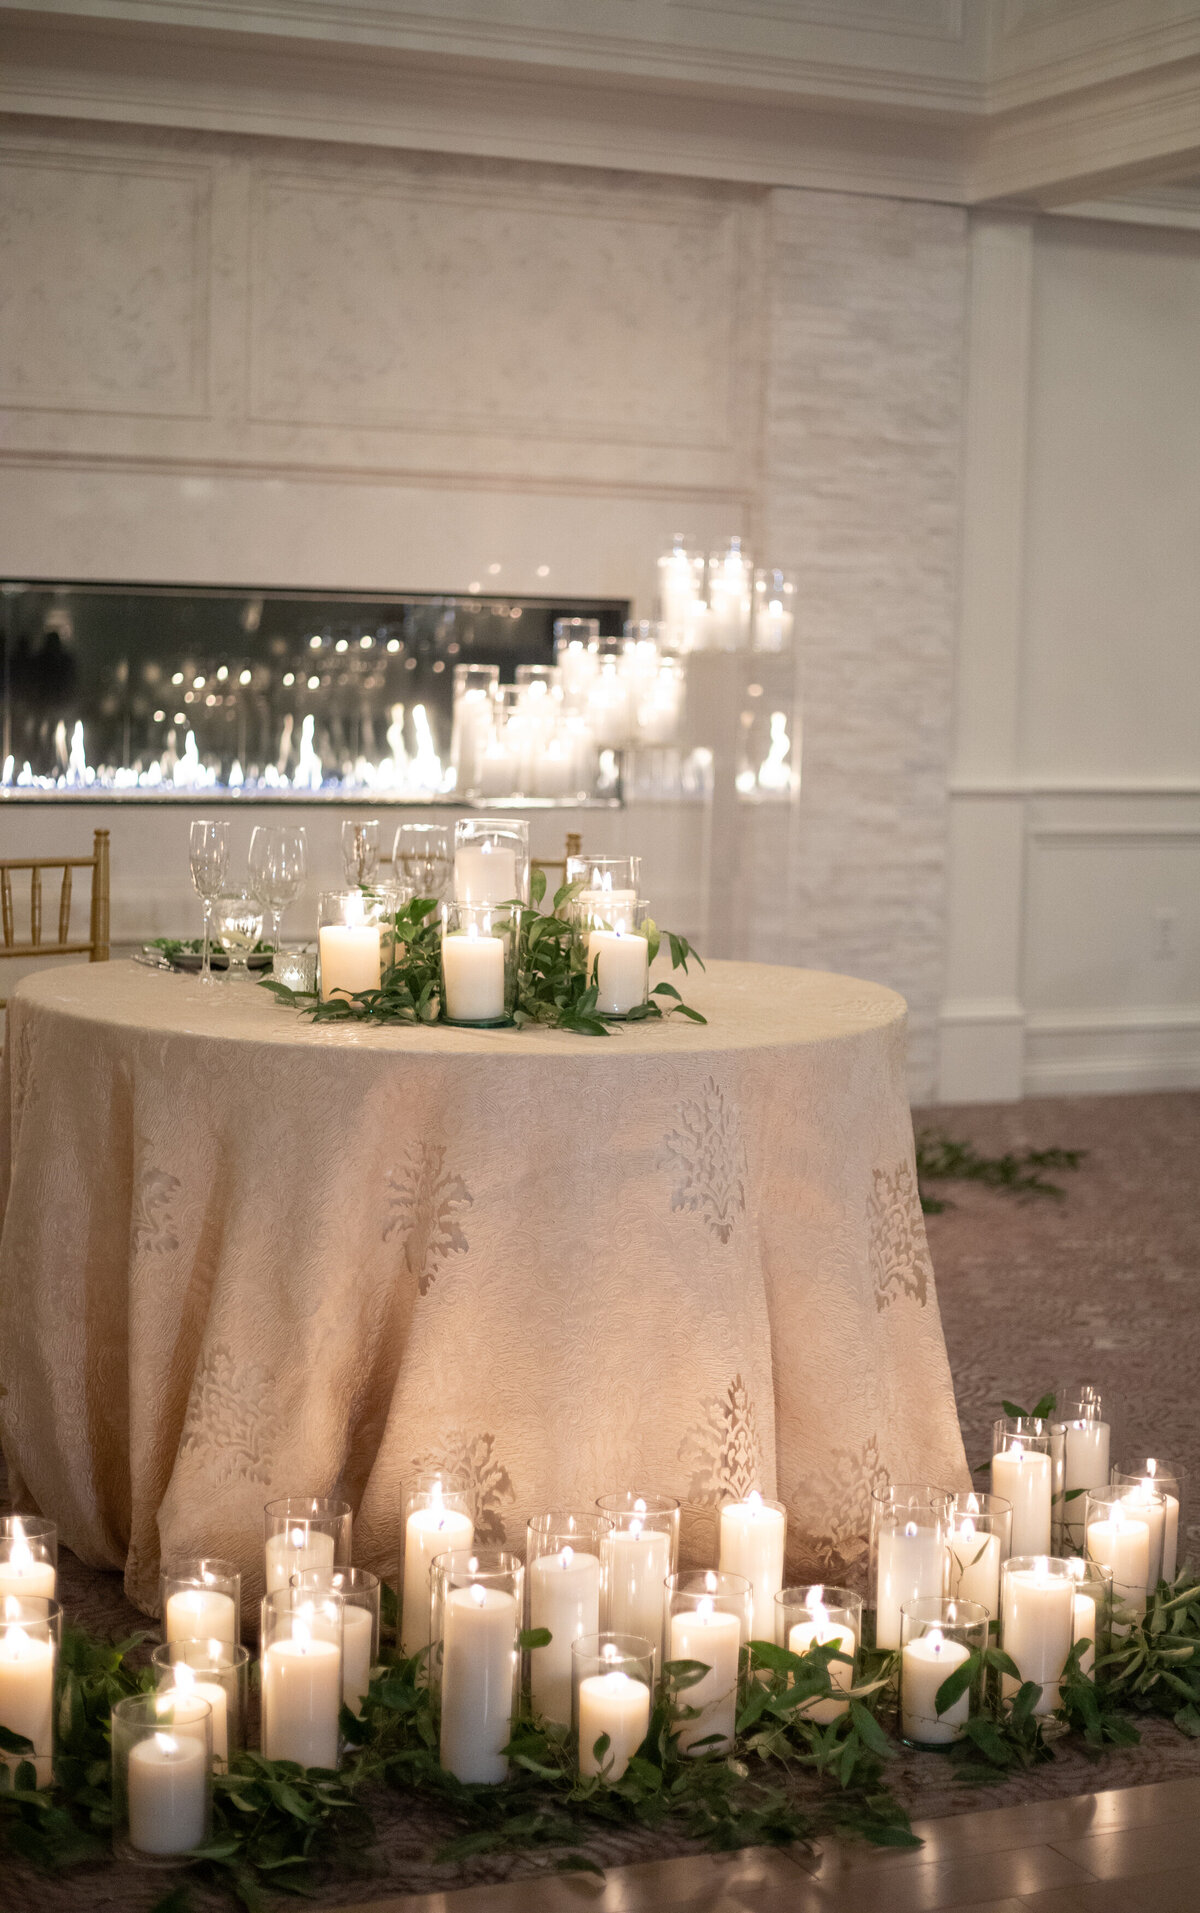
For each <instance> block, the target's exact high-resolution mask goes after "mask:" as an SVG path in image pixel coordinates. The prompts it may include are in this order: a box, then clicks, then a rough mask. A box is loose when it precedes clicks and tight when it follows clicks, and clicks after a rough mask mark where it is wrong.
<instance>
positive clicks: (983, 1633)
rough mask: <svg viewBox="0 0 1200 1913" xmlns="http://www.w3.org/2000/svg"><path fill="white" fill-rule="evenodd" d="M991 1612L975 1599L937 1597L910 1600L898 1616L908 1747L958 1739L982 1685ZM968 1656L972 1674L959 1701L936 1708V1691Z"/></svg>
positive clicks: (903, 1719)
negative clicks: (972, 1664)
mask: <svg viewBox="0 0 1200 1913" xmlns="http://www.w3.org/2000/svg"><path fill="white" fill-rule="evenodd" d="M988 1623H989V1615H988V1611H987V1609H986V1608H985V1607H981V1606H980V1604H979V1602H978V1601H955V1600H946V1599H944V1598H942V1597H941V1596H934V1597H933V1598H931V1599H925V1600H920V1601H914V1602H912V1603H911V1605H910V1606H908V1607H906V1608H905V1609H904V1611H903V1614H902V1615H901V1624H900V1633H901V1651H900V1732H901V1736H902V1738H903V1739H904V1740H905V1741H906V1742H907V1743H908V1745H909V1746H910V1747H945V1746H948V1745H949V1744H950V1742H951V1741H954V1740H961V1739H962V1736H963V1732H964V1730H965V1728H966V1725H967V1722H968V1720H969V1719H970V1717H971V1713H972V1711H973V1709H976V1708H978V1705H979V1700H980V1696H981V1693H982V1688H983V1659H982V1650H983V1649H984V1648H985V1647H986V1646H987V1639H988ZM972 1654H977V1655H979V1656H980V1658H979V1661H978V1664H977V1668H976V1672H975V1675H974V1678H973V1679H972V1681H971V1683H970V1685H969V1686H968V1687H967V1688H966V1689H965V1690H964V1692H963V1693H961V1694H960V1695H959V1696H958V1698H957V1700H954V1701H951V1703H950V1705H949V1706H948V1707H944V1708H943V1709H942V1710H941V1712H939V1711H938V1705H937V1697H938V1690H939V1689H940V1688H941V1686H942V1684H943V1682H944V1681H947V1680H948V1679H949V1678H950V1676H951V1674H953V1672H954V1670H955V1668H957V1667H961V1666H962V1665H963V1664H964V1662H966V1661H968V1660H969V1659H970V1658H971V1655H972Z"/></svg>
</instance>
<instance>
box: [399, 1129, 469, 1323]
mask: <svg viewBox="0 0 1200 1913" xmlns="http://www.w3.org/2000/svg"><path fill="white" fill-rule="evenodd" d="M385 1181H386V1184H387V1190H388V1194H387V1198H386V1208H387V1214H388V1220H387V1222H386V1224H385V1225H384V1230H383V1239H384V1241H385V1242H390V1241H391V1239H392V1237H393V1236H396V1235H398V1236H400V1237H401V1239H402V1241H403V1244H404V1261H405V1266H406V1267H407V1269H408V1272H409V1274H410V1275H411V1276H412V1277H413V1278H414V1280H415V1281H416V1284H417V1293H418V1294H419V1295H426V1294H428V1292H429V1289H430V1287H431V1286H432V1284H433V1283H434V1282H435V1281H436V1279H437V1275H438V1271H439V1270H440V1268H441V1266H442V1264H443V1262H445V1260H446V1258H447V1256H451V1255H465V1254H466V1252H467V1250H468V1248H469V1247H470V1244H469V1243H468V1241H467V1238H466V1234H465V1232H464V1231H463V1229H462V1226H461V1224H460V1222H459V1219H458V1218H459V1212H460V1211H462V1210H465V1209H469V1208H470V1207H471V1205H472V1203H473V1202H474V1197H473V1196H472V1194H471V1192H470V1190H469V1189H468V1188H467V1185H466V1183H465V1182H464V1181H463V1178H462V1177H461V1176H458V1175H455V1174H454V1173H453V1172H452V1171H451V1170H449V1169H447V1167H446V1145H445V1144H444V1143H434V1142H427V1141H424V1140H422V1141H420V1142H415V1143H412V1144H411V1145H410V1146H409V1149H408V1151H407V1153H406V1155H405V1157H404V1161H403V1162H402V1163H401V1165H400V1166H399V1168H396V1169H389V1170H388V1172H387V1176H386V1178H385Z"/></svg>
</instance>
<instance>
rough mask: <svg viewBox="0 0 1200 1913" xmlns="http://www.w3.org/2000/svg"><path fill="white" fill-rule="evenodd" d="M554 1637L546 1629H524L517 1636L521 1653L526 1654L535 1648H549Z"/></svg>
mask: <svg viewBox="0 0 1200 1913" xmlns="http://www.w3.org/2000/svg"><path fill="white" fill-rule="evenodd" d="M553 1639H554V1636H553V1635H552V1634H551V1632H550V1629H549V1628H548V1627H525V1628H522V1629H521V1633H520V1636H519V1640H520V1645H521V1649H522V1652H524V1653H528V1652H529V1651H530V1650H531V1649H533V1648H535V1647H549V1645H550V1643H551V1641H552V1640H553Z"/></svg>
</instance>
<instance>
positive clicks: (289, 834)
mask: <svg viewBox="0 0 1200 1913" xmlns="http://www.w3.org/2000/svg"><path fill="white" fill-rule="evenodd" d="M307 875H308V834H307V832H306V831H305V828H304V825H303V824H255V826H254V829H253V831H252V832H251V833H250V888H251V891H252V892H253V894H254V895H255V896H256V897H257V898H258V901H259V902H260V903H261V904H262V905H263V909H264V914H265V916H266V920H267V942H268V943H269V944H270V945H271V948H272V949H273V950H276V951H277V950H278V948H279V925H280V923H281V921H282V918H283V913H284V911H285V910H286V909H287V907H288V905H289V903H294V902H295V901H296V898H297V897H298V896H299V894H300V886H301V884H302V883H303V882H304V879H305V877H307Z"/></svg>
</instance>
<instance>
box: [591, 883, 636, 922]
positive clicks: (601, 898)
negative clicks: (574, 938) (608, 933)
mask: <svg viewBox="0 0 1200 1913" xmlns="http://www.w3.org/2000/svg"><path fill="white" fill-rule="evenodd" d="M578 903H579V909H580V911H581V913H582V915H583V917H584V919H585V921H586V922H588V923H591V922H592V921H593V919H594V918H597V917H598V918H599V919H600V920H601V922H603V923H607V924H610V925H612V926H613V927H614V928H615V927H616V925H617V924H618V923H629V922H630V921H631V920H632V918H633V913H634V911H635V910H636V909H637V891H636V890H599V889H593V890H581V891H580V892H579V898H578Z"/></svg>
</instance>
